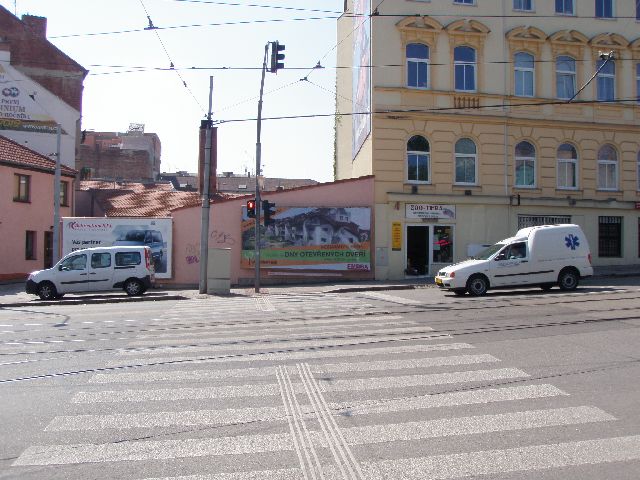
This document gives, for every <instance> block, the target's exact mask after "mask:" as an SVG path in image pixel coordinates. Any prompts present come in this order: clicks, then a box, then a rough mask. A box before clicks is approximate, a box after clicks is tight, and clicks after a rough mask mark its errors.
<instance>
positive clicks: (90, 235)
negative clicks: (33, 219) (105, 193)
mask: <svg viewBox="0 0 640 480" xmlns="http://www.w3.org/2000/svg"><path fill="white" fill-rule="evenodd" d="M172 232H173V220H172V219H171V218H113V217H112V218H105V217H100V218H87V217H66V218H63V219H62V254H63V255H66V254H67V253H70V252H73V251H75V250H79V249H81V248H93V247H111V246H118V245H136V246H147V247H149V248H150V249H151V255H152V257H153V262H154V265H155V270H156V277H157V278H171V250H172V248H171V246H172V244H171V242H172Z"/></svg>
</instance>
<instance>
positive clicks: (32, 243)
mask: <svg viewBox="0 0 640 480" xmlns="http://www.w3.org/2000/svg"><path fill="white" fill-rule="evenodd" d="M36 235H37V233H36V232H34V231H33V230H27V232H26V235H25V242H24V259H25V260H35V259H36Z"/></svg>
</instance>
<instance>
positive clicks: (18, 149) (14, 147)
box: [0, 135, 78, 177]
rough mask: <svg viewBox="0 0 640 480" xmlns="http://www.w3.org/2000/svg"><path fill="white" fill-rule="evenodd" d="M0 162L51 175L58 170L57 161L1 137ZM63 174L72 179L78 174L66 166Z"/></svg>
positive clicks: (62, 169) (62, 167)
mask: <svg viewBox="0 0 640 480" xmlns="http://www.w3.org/2000/svg"><path fill="white" fill-rule="evenodd" d="M0 162H3V163H10V164H12V165H15V166H16V167H25V168H32V169H33V168H35V169H38V170H43V171H46V172H50V173H54V172H55V169H56V162H55V161H53V160H51V159H50V158H48V157H45V156H44V155H41V154H39V153H38V152H34V151H33V150H31V149H29V148H27V147H23V146H22V145H20V144H19V143H16V142H14V141H13V140H9V139H8V138H6V137H3V136H1V135H0ZM61 172H62V174H63V175H65V176H71V177H75V176H76V174H77V173H78V172H77V171H76V170H74V169H73V168H70V167H67V166H66V165H61Z"/></svg>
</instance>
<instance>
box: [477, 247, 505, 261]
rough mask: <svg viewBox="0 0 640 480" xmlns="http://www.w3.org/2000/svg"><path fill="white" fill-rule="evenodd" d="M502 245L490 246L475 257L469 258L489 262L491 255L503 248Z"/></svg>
mask: <svg viewBox="0 0 640 480" xmlns="http://www.w3.org/2000/svg"><path fill="white" fill-rule="evenodd" d="M504 245H505V244H504V243H496V244H495V245H491V246H490V247H489V248H487V249H486V250H483V251H481V252H480V253H478V254H477V255H474V256H473V257H471V258H472V259H474V260H489V258H491V257H492V256H493V255H495V254H496V253H497V252H499V251H500V250H502V249H503V248H504Z"/></svg>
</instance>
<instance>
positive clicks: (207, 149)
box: [199, 77, 213, 293]
mask: <svg viewBox="0 0 640 480" xmlns="http://www.w3.org/2000/svg"><path fill="white" fill-rule="evenodd" d="M212 102H213V77H209V111H208V113H207V126H206V130H205V142H204V178H203V179H202V218H201V221H200V225H201V229H200V285H199V287H200V289H199V292H200V293H207V266H208V263H209V212H210V209H211V206H210V205H209V184H210V183H211V106H212Z"/></svg>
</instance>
